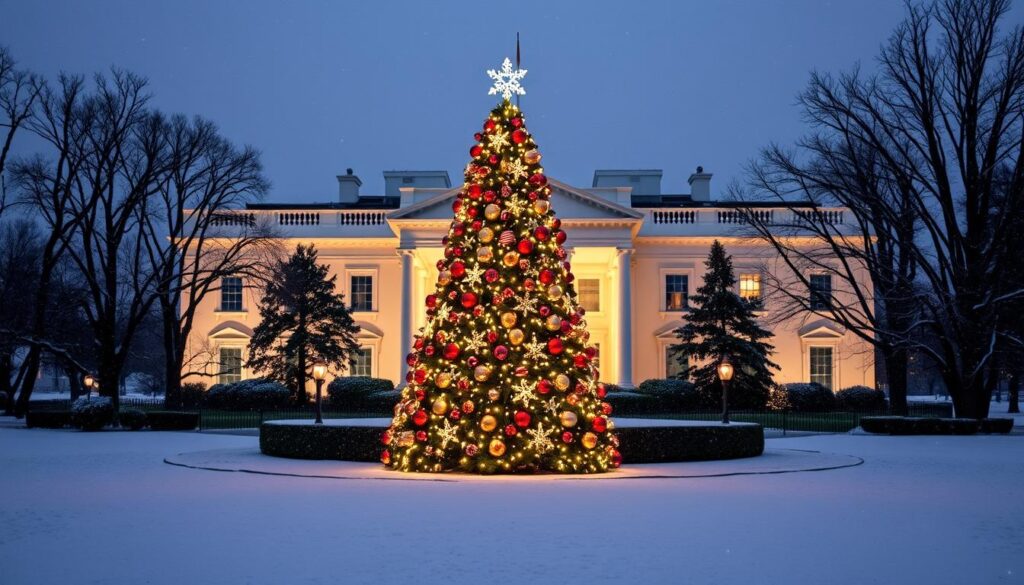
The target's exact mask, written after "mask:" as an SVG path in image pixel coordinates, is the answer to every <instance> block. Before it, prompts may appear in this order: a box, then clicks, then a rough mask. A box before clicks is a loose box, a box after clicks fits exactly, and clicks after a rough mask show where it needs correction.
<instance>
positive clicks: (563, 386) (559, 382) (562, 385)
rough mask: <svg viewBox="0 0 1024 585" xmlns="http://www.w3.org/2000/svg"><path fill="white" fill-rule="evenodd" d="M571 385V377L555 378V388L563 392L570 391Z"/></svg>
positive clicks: (561, 375) (563, 375) (559, 376)
mask: <svg viewBox="0 0 1024 585" xmlns="http://www.w3.org/2000/svg"><path fill="white" fill-rule="evenodd" d="M571 383H572V380H570V379H569V376H566V375H565V374H558V375H557V376H555V388H558V389H559V390H561V391H562V392H565V391H566V390H568V389H569V384H571Z"/></svg>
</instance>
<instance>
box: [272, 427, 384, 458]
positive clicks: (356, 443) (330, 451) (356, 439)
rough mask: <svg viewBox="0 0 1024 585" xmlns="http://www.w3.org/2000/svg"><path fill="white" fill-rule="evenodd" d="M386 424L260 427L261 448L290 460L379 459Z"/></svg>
mask: <svg viewBox="0 0 1024 585" xmlns="http://www.w3.org/2000/svg"><path fill="white" fill-rule="evenodd" d="M384 430H385V427H383V426H381V427H373V426H361V425H353V426H338V425H327V424H325V425H312V424H298V425H297V424H287V423H278V422H266V423H263V425H262V426H261V427H260V451H261V452H262V453H263V454H265V455H272V456H274V457H288V458H290V459H336V460H340V461H368V462H374V463H376V462H379V461H380V452H381V451H382V450H383V449H384V447H383V445H381V441H380V438H381V435H382V434H383V433H384Z"/></svg>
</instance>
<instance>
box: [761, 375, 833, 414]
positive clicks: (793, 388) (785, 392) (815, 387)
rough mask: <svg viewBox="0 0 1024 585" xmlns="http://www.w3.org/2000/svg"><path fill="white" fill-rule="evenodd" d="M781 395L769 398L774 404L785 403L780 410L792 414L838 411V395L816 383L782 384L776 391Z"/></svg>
mask: <svg viewBox="0 0 1024 585" xmlns="http://www.w3.org/2000/svg"><path fill="white" fill-rule="evenodd" d="M775 392H776V393H779V394H780V395H774V396H773V397H771V398H769V401H774V402H773V403H784V404H785V405H786V406H785V408H782V409H780V410H790V411H792V412H830V411H833V410H835V409H836V395H835V394H833V393H832V391H831V390H829V389H828V388H826V387H824V386H822V385H821V384H817V383H815V382H811V383H805V382H797V383H793V384H782V385H781V386H779V387H778V388H777V389H776V390H775Z"/></svg>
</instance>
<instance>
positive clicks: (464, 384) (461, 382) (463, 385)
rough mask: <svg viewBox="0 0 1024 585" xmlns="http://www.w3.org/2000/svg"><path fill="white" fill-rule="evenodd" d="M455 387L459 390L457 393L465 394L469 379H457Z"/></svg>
mask: <svg viewBox="0 0 1024 585" xmlns="http://www.w3.org/2000/svg"><path fill="white" fill-rule="evenodd" d="M455 387H456V388H458V389H459V392H465V391H466V390H469V379H468V378H459V381H458V382H456V383H455Z"/></svg>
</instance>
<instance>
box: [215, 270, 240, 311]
mask: <svg viewBox="0 0 1024 585" xmlns="http://www.w3.org/2000/svg"><path fill="white" fill-rule="evenodd" d="M220 310H221V311H242V310H244V309H242V279H241V278H238V277H237V276H228V277H226V278H222V279H220Z"/></svg>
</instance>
